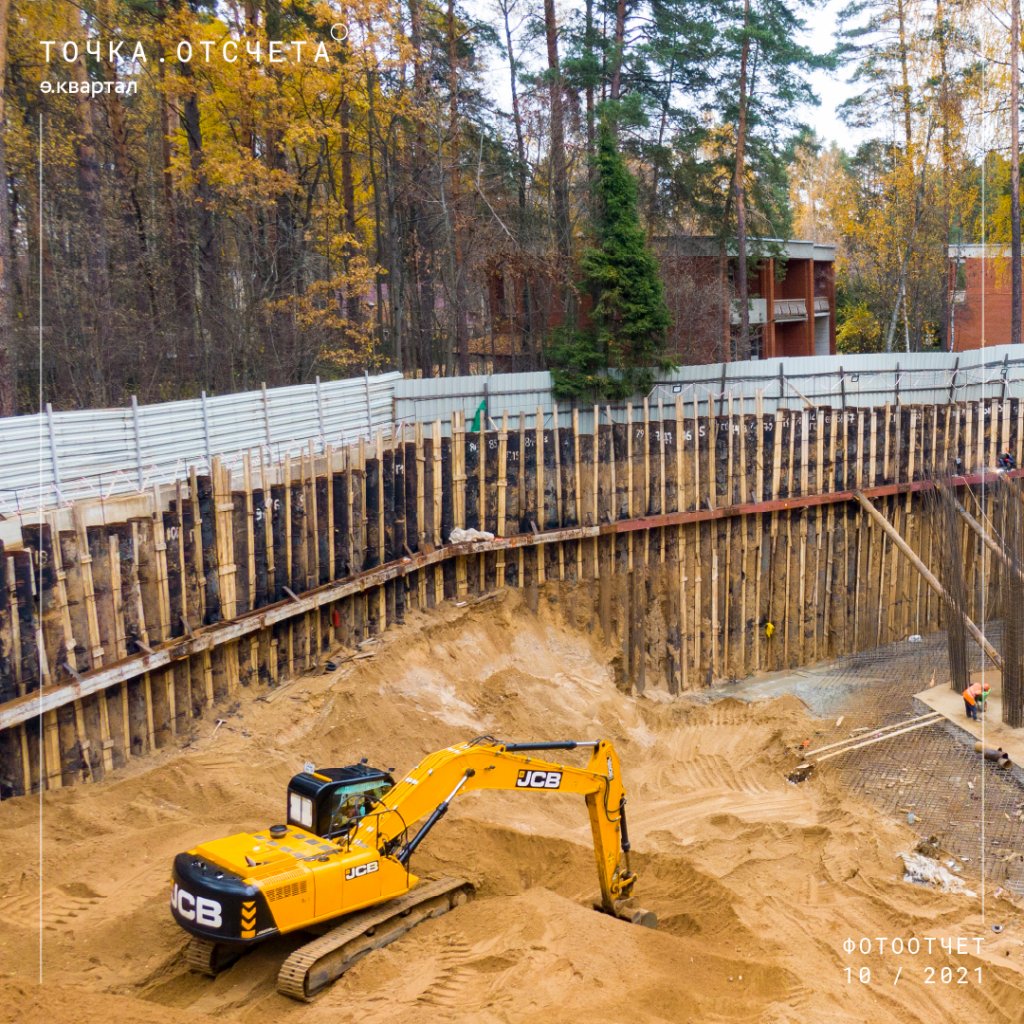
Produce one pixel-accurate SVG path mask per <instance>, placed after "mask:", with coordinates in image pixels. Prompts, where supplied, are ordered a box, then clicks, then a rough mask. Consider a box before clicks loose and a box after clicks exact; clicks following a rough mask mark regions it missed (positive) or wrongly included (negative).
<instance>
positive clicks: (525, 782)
mask: <svg viewBox="0 0 1024 1024" xmlns="http://www.w3.org/2000/svg"><path fill="white" fill-rule="evenodd" d="M561 785H562V773H561V772H538V771H533V770H532V769H530V768H523V769H522V770H521V771H520V772H519V775H518V776H517V777H516V787H517V788H518V789H558V787H559V786H561Z"/></svg>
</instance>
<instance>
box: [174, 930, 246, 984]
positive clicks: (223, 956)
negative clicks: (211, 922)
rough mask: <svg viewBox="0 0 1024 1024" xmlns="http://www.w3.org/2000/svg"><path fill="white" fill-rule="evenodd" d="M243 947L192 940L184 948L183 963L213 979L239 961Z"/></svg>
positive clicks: (244, 951)
mask: <svg viewBox="0 0 1024 1024" xmlns="http://www.w3.org/2000/svg"><path fill="white" fill-rule="evenodd" d="M246 952H247V950H246V949H245V947H238V946H228V945H225V944H224V943H223V942H210V941H209V940H208V939H197V938H192V939H190V940H189V942H188V945H187V946H186V947H185V963H187V964H188V965H189V967H191V968H192V970H194V971H199V972H200V973H201V974H206V975H208V976H209V977H211V978H215V977H216V976H217V975H218V974H220V972H221V971H223V970H225V969H226V968H228V967H230V966H231V965H232V964H233V963H235V961H236V960H239V959H241V958H242V957H243V956H244V955H245V953H246Z"/></svg>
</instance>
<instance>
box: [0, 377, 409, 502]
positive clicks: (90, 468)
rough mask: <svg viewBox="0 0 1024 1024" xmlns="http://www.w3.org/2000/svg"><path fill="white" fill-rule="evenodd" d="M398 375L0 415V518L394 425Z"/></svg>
mask: <svg viewBox="0 0 1024 1024" xmlns="http://www.w3.org/2000/svg"><path fill="white" fill-rule="evenodd" d="M400 379H401V374H399V373H387V374H382V375H380V376H376V377H366V376H363V377H358V378H355V379H352V380H344V381H328V382H323V383H317V384H302V385H295V386H292V387H286V388H269V389H265V390H263V389H261V390H260V391H251V392H247V393H240V394H230V395H217V396H214V397H207V398H205V399H188V400H184V401H178V402H165V403H162V404H159V405H133V406H131V407H129V408H127V409H90V410H76V411H71V412H56V413H52V414H49V415H47V414H43V415H42V416H40V415H32V416H14V417H10V418H8V419H2V420H0V517H3V516H6V515H11V514H13V513H16V512H18V511H28V510H32V509H35V508H39V507H40V506H43V507H47V506H51V505H55V504H61V503H64V502H68V501H73V500H75V499H82V498H89V497H97V496H101V495H102V496H109V495H111V494H118V493H125V492H129V491H135V490H138V489H140V488H142V487H147V486H150V485H152V484H154V483H160V482H167V481H172V480H178V479H181V478H182V477H183V476H185V475H186V474H187V473H188V470H189V468H190V467H192V466H195V467H197V468H198V469H199V470H200V471H205V470H206V469H207V468H208V465H209V459H210V458H212V457H213V456H219V457H221V458H222V459H223V460H224V462H225V463H226V464H227V465H237V464H238V463H240V462H241V459H242V455H243V453H244V452H245V451H248V450H250V449H252V448H254V447H261V446H262V447H264V448H266V449H267V450H268V451H269V454H270V456H271V457H273V458H275V459H278V458H283V457H284V456H285V455H294V454H298V453H299V452H300V451H303V450H306V448H307V447H308V445H309V443H310V441H312V442H313V445H314V448H315V450H317V451H322V450H323V447H324V445H326V444H335V445H337V444H345V443H350V442H353V441H356V440H358V439H359V438H360V437H371V436H372V435H373V434H374V433H375V432H376V431H378V430H383V431H385V433H390V431H391V429H392V394H393V390H394V386H395V383H396V381H398V380H400Z"/></svg>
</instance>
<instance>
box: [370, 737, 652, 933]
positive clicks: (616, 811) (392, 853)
mask: <svg viewBox="0 0 1024 1024" xmlns="http://www.w3.org/2000/svg"><path fill="white" fill-rule="evenodd" d="M575 748H588V749H589V750H590V757H589V760H588V761H587V764H586V765H585V766H584V767H575V766H572V765H566V764H561V763H555V762H553V761H549V760H547V759H545V758H544V757H542V756H538V755H541V754H546V753H549V752H552V751H556V750H572V749H575ZM475 789H498V790H520V791H522V790H526V791H529V792H532V793H577V794H580V795H581V796H583V797H584V798H585V799H586V804H587V811H588V813H589V815H590V826H591V831H592V833H593V839H594V856H595V860H596V862H597V874H598V881H599V884H600V889H601V905H602V909H603V910H605V911H606V912H607V913H610V914H615V915H619V914H620V913H621V911H620V907H619V904H620V902H621V901H622V900H625V899H627V898H629V896H630V895H631V893H632V889H633V885H634V883H635V882H636V875H635V874H634V873H633V872H632V871H631V869H630V866H629V834H628V832H627V829H626V795H625V790H624V788H623V785H622V773H621V770H620V766H619V759H618V755H617V754H616V753H615V748H614V747H613V746H612V744H611V743H610V742H609V741H608V740H594V741H582V742H581V741H572V740H569V741H565V742H556V743H535V744H505V743H500V742H499V741H497V740H494V739H492V738H491V737H483V738H481V739H477V740H472V741H470V742H469V743H460V744H456V745H454V746H451V747H446V748H445V749H444V750H439V751H437V752H436V753H434V754H431V755H429V756H428V757H427V758H425V759H424V760H423V761H422V762H420V764H419V765H417V766H416V768H414V769H413V770H412V771H411V772H409V774H408V775H406V776H405V777H404V778H403V779H401V780H400V781H399V782H397V783H396V784H395V786H394V787H393V788H392V789H391V790H389V791H388V792H387V793H386V794H385V795H384V797H383V799H382V800H381V801H380V802H379V803H378V804H377V805H375V806H374V807H373V808H372V809H371V811H370V813H369V814H368V815H366V817H365V818H363V819H362V820H361V822H360V823H359V825H358V827H357V829H356V831H355V833H354V835H353V837H352V839H353V841H362V842H364V843H366V844H367V845H368V846H376V847H377V849H378V850H379V851H380V852H381V853H382V854H383V855H384V856H389V857H393V858H395V859H397V860H398V861H399V862H400V863H401V864H403V865H407V864H408V862H409V859H410V858H411V856H412V854H413V853H414V852H415V850H416V848H417V847H418V846H419V844H420V843H421V842H422V841H423V839H424V838H425V837H426V836H427V834H428V833H429V832H430V830H431V829H432V828H433V827H434V825H436V824H437V822H438V821H440V819H441V818H442V817H444V815H445V814H446V813H447V811H448V807H449V805H450V803H451V801H452V800H453V799H454V798H455V797H456V796H457V795H459V794H460V793H465V792H469V791H470V790H475ZM420 822H422V824H419V827H418V828H416V829H415V831H413V826H414V825H416V824H417V823H420Z"/></svg>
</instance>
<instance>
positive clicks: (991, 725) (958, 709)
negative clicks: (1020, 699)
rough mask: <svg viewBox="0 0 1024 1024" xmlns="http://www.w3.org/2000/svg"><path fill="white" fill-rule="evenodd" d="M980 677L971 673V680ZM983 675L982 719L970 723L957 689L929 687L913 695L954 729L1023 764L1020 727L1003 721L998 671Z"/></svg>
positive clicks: (1022, 744)
mask: <svg viewBox="0 0 1024 1024" xmlns="http://www.w3.org/2000/svg"><path fill="white" fill-rule="evenodd" d="M981 678H982V676H981V673H980V672H976V673H974V674H973V676H972V680H973V679H977V680H980V679H981ZM984 678H985V682H987V683H989V684H990V685H991V686H992V690H991V692H990V695H989V698H988V700H987V701H986V705H987V711H986V712H985V716H984V722H974V721H972V720H971V719H969V718H968V717H967V713H966V711H965V710H964V699H963V697H961V696H960V694H959V693H958V692H957V691H955V690H951V689H950V688H949V686H948V685H941V684H939V685H937V686H930V687H929V688H928V689H927V690H922V691H921V692H920V693H918V694H915V696H916V698H917V699H918V700H919V701H921V703H922V704H926V705H927V706H928V707H930V708H931V709H932V710H934V711H938V712H940V713H941V714H942V715H943V716H944V717H945V718H947V719H948V720H949V721H950V722H952V723H953V725H955V726H957V728H959V729H961V730H963V731H964V732H967V733H970V735H971V736H973V737H974V738H975V739H976V740H983V741H984V743H985V746H986V747H1002V748H1003V750H1005V751H1006V753H1007V754H1009V755H1010V760H1011V761H1013V763H1014V764H1015V765H1024V729H1011V728H1010V727H1009V726H1008V725H1005V724H1004V723H1003V720H1002V716H1003V701H1002V696H1001V694H1000V691H999V673H998V672H986V673H985V677H984Z"/></svg>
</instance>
